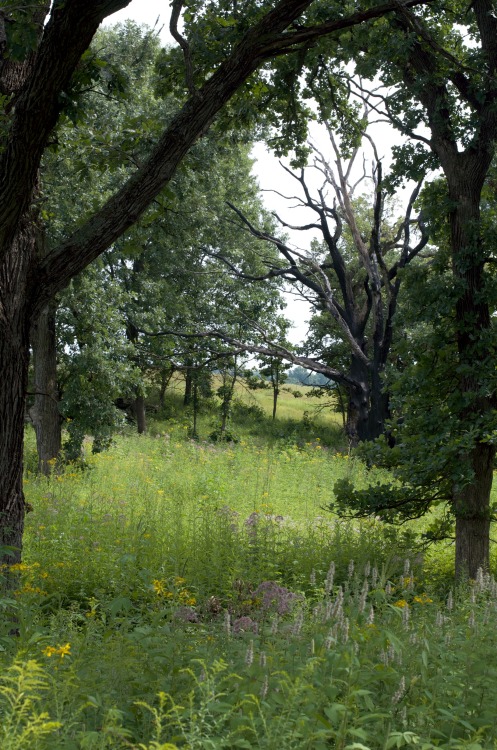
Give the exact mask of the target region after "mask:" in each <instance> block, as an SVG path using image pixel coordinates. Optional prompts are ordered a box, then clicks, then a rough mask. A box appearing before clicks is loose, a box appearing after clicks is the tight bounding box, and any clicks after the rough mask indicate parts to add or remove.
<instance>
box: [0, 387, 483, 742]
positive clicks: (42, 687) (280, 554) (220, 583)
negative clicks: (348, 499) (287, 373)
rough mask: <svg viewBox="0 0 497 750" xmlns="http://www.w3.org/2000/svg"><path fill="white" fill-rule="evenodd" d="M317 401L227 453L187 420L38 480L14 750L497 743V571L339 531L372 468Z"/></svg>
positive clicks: (6, 642) (11, 675) (251, 428)
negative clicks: (318, 413)
mask: <svg viewBox="0 0 497 750" xmlns="http://www.w3.org/2000/svg"><path fill="white" fill-rule="evenodd" d="M263 395H264V396H266V395H267V394H263ZM290 399H291V400H290ZM302 402H304V399H294V398H293V396H291V394H287V403H288V404H292V405H293V404H294V403H297V404H299V408H300V410H301V411H300V414H299V413H298V412H296V414H297V415H298V418H297V417H296V416H294V417H293V418H292V417H291V416H290V414H289V412H285V409H284V402H283V401H282V409H281V416H282V419H281V420H278V421H277V423H276V424H275V425H272V424H270V423H269V422H266V421H265V420H264V419H263V418H262V417H261V415H260V413H259V414H258V413H257V412H255V413H254V411H252V412H247V410H246V408H245V409H244V408H241V409H239V415H238V416H239V420H238V422H236V423H235V424H234V425H233V429H234V430H235V431H236V432H237V434H238V442H237V443H235V444H228V445H226V444H213V443H211V442H209V441H207V440H200V441H198V442H196V441H191V440H189V439H188V438H187V434H188V430H189V419H190V417H189V415H188V414H182V413H181V411H180V410H179V409H177V407H175V412H174V418H172V419H169V420H168V421H165V420H162V421H158V422H156V423H154V424H153V425H151V433H152V434H151V435H149V436H135V435H131V434H130V435H124V436H122V437H120V438H118V439H117V440H116V443H115V445H114V446H113V447H112V449H111V450H110V451H108V452H106V453H102V454H99V455H96V456H92V455H91V453H90V452H89V451H88V455H87V459H86V464H85V467H84V468H81V467H79V468H75V467H72V468H69V469H68V470H67V471H66V472H65V473H64V474H61V475H60V476H57V477H52V478H51V479H49V480H46V479H42V478H37V477H36V476H35V475H34V474H29V475H28V476H27V480H26V495H27V499H28V501H29V502H30V503H31V504H32V505H33V507H34V511H33V512H32V513H30V514H29V515H28V516H27V524H26V548H25V555H24V561H23V564H22V565H21V566H20V570H19V586H18V589H17V591H16V593H15V595H14V597H13V598H12V599H11V600H10V601H7V600H4V601H1V600H0V606H2V607H3V609H4V611H5V612H9V611H11V610H12V607H14V608H15V609H16V614H17V620H18V623H17V625H18V627H19V636H18V637H15V638H13V637H12V636H9V634H8V631H9V629H10V628H11V627H12V623H11V622H9V620H8V617H5V618H4V619H5V622H4V625H3V631H1V632H0V663H1V667H2V669H1V673H0V716H1V719H2V721H1V724H0V748H1V749H2V750H32V749H33V750H38V749H39V750H49V749H50V750H73V749H74V750H79V749H81V750H85V749H91V750H97V749H98V750H100V749H101V748H102V749H103V748H109V749H112V750H115V749H116V750H121V749H122V750H124V748H128V749H129V748H132V749H134V750H160V749H162V750H166V749H167V750H173V749H174V748H191V749H192V750H195V749H197V748H198V749H202V750H203V749H204V748H205V750H207V749H211V748H264V749H266V748H267V749H270V750H273V748H274V750H276V749H277V748H278V749H279V748H283V749H284V750H286V749H289V750H291V749H293V748H295V749H297V748H309V750H321V749H323V750H324V749H325V748H326V749H329V748H339V749H341V750H368V748H369V749H370V750H377V749H378V750H380V749H381V750H388V749H389V748H397V747H399V748H400V747H418V748H425V749H426V750H429V749H430V748H454V749H455V750H458V749H459V748H469V749H470V750H481V749H483V748H494V747H496V746H497V726H496V723H497V714H496V712H495V698H496V688H495V684H496V677H497V648H496V647H497V630H496V628H495V622H496V619H497V586H496V584H495V582H494V580H493V578H491V577H489V576H486V577H481V579H479V580H478V581H476V582H470V583H468V584H467V585H466V586H464V587H459V588H458V589H457V590H453V589H452V582H451V578H450V566H451V555H452V550H451V549H450V548H439V549H435V550H432V551H431V552H430V553H428V554H426V555H424V554H421V553H420V551H419V548H418V547H417V546H416V541H415V534H416V528H402V529H400V530H398V529H397V530H396V529H391V528H389V527H386V526H384V525H383V524H382V523H380V522H379V521H376V520H374V519H371V520H368V521H364V522H361V523H359V522H352V521H346V520H340V519H336V518H334V517H333V516H332V514H330V513H329V512H328V511H327V510H326V506H327V504H328V503H329V502H330V501H331V500H332V497H333V484H334V482H335V481H336V479H337V478H340V477H343V476H348V477H350V478H351V479H352V480H353V481H354V482H355V483H357V484H359V485H360V484H361V483H364V482H366V480H367V478H368V477H367V475H366V471H365V469H364V467H363V466H362V465H361V464H359V463H358V462H357V461H355V460H354V459H352V458H350V457H349V456H348V455H347V453H346V452H344V450H343V443H342V444H339V445H338V446H337V447H338V448H339V450H337V449H336V446H334V445H333V440H335V441H336V440H339V437H338V432H337V427H336V421H335V418H334V417H332V418H331V419H330V417H329V416H328V417H327V418H326V417H324V416H323V417H322V418H321V419H320V420H316V419H314V418H313V416H312V414H310V415H308V416H307V417H306V418H305V419H304V418H303V412H304V411H308V410H309V409H308V403H309V402H307V401H306V402H305V408H304V403H302ZM249 406H250V403H249ZM171 408H172V407H171ZM202 419H203V421H202V424H201V435H202V434H205V435H206V434H207V433H208V430H209V429H210V427H211V424H212V421H213V419H214V417H213V415H212V414H205V415H204V416H203V418H202ZM27 444H28V451H27V466H28V468H29V466H31V465H32V464H33V456H32V440H31V438H30V437H28V441H27ZM369 478H370V477H369ZM377 478H382V477H381V475H380V473H379V472H378V473H377ZM383 478H384V477H383Z"/></svg>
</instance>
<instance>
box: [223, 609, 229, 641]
mask: <svg viewBox="0 0 497 750" xmlns="http://www.w3.org/2000/svg"><path fill="white" fill-rule="evenodd" d="M224 629H225V631H226V635H228V636H229V635H231V616H230V613H229V612H228V611H227V610H226V612H225V613H224Z"/></svg>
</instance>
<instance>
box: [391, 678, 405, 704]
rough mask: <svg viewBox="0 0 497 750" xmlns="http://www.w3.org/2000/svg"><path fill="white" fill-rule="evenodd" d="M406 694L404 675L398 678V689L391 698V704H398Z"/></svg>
mask: <svg viewBox="0 0 497 750" xmlns="http://www.w3.org/2000/svg"><path fill="white" fill-rule="evenodd" d="M405 692H406V678H405V677H404V675H402V677H401V678H400V682H399V687H398V688H397V690H396V692H395V693H394V694H393V696H392V704H393V705H395V704H396V703H400V701H401V700H402V698H403V697H404V695H405Z"/></svg>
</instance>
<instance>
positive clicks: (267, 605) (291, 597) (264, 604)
mask: <svg viewBox="0 0 497 750" xmlns="http://www.w3.org/2000/svg"><path fill="white" fill-rule="evenodd" d="M254 596H255V597H257V598H258V599H261V608H262V609H263V610H264V611H266V612H269V611H270V610H273V611H275V612H277V613H278V614H279V615H286V614H287V613H288V612H290V610H291V609H292V606H293V604H294V602H295V600H296V599H297V598H298V597H297V594H294V593H293V591H290V589H287V588H285V587H284V586H279V585H278V584H277V583H276V581H263V582H262V583H261V584H260V585H259V586H258V587H257V588H256V590H255V591H254Z"/></svg>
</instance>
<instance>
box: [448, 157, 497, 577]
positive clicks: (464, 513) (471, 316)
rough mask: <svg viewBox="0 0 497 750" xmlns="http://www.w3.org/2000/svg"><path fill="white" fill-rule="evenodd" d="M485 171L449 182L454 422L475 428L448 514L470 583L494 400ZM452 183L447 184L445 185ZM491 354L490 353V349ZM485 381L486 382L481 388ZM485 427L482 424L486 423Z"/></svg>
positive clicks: (483, 551)
mask: <svg viewBox="0 0 497 750" xmlns="http://www.w3.org/2000/svg"><path fill="white" fill-rule="evenodd" d="M484 175H485V169H484V168H483V170H482V163H481V159H480V158H479V156H478V155H474V156H473V158H472V159H471V160H468V159H467V160H466V162H465V163H464V164H463V170H457V173H456V179H453V180H450V179H449V196H450V198H451V200H452V201H453V205H454V209H453V211H452V213H451V244H452V259H453V272H454V276H455V279H456V284H457V285H458V288H460V289H461V292H460V294H459V298H458V299H457V302H456V326H457V347H458V355H459V368H458V369H459V372H460V373H461V374H460V376H459V389H460V393H461V404H462V407H461V411H460V415H459V416H460V420H461V423H462V424H463V425H466V430H469V429H471V428H474V427H475V426H476V427H477V430H479V431H480V433H481V434H477V435H475V438H474V443H473V448H472V450H470V451H469V453H468V454H466V455H461V457H460V460H461V463H462V464H465V465H466V467H467V468H468V470H469V472H470V474H471V475H472V479H471V480H470V481H469V483H468V484H466V485H465V486H464V487H462V488H458V487H456V488H455V489H454V495H453V510H454V514H455V516H456V576H457V577H461V576H464V575H468V576H469V577H470V578H474V577H475V576H476V573H477V571H478V568H483V569H488V567H489V533H490V492H491V489H492V480H493V460H494V457H495V448H494V446H493V445H491V444H489V443H488V442H486V441H485V433H486V432H488V424H487V426H485V418H486V417H487V418H488V417H489V416H490V414H491V413H492V411H493V410H494V409H495V406H496V396H495V394H494V393H490V394H489V393H488V392H487V389H488V380H490V379H491V378H492V377H493V370H494V368H495V352H493V351H491V350H490V347H491V346H493V344H492V345H491V344H490V336H489V331H490V309H489V305H488V302H487V299H488V295H487V292H486V288H485V287H486V284H487V283H488V282H487V280H486V279H485V272H484V249H483V246H482V238H481V221H480V196H481V189H482V186H483V179H484ZM451 182H452V184H451ZM494 348H495V347H494ZM486 381H487V382H486ZM487 422H488V420H487Z"/></svg>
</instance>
